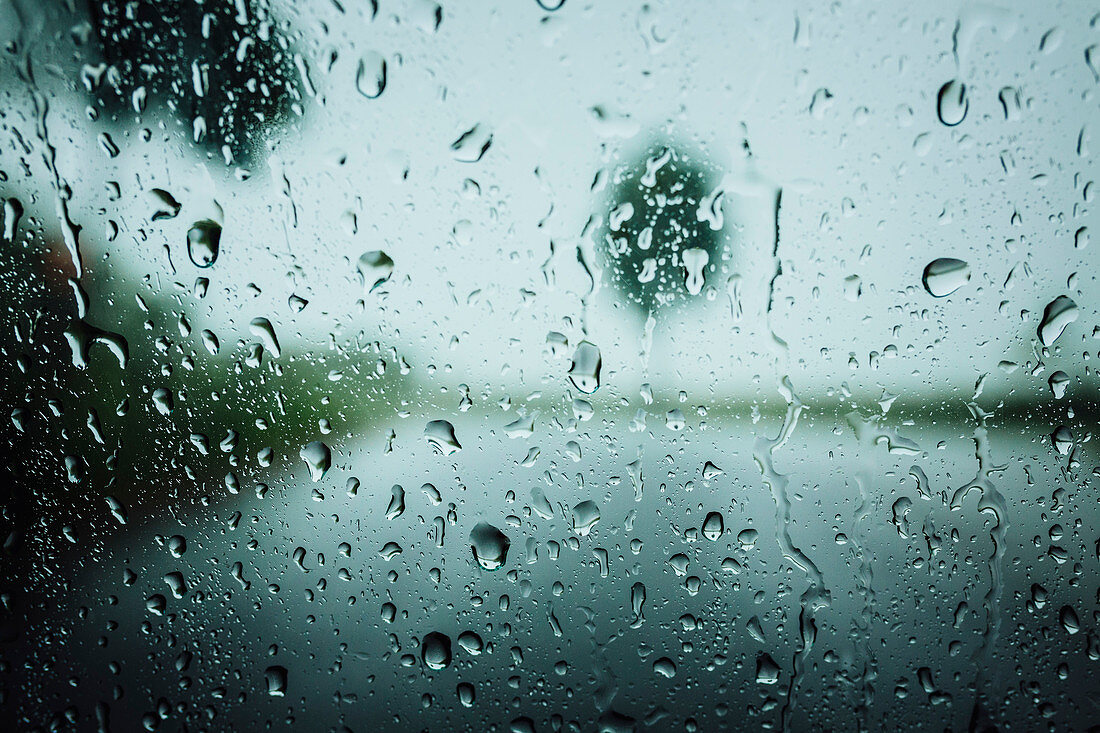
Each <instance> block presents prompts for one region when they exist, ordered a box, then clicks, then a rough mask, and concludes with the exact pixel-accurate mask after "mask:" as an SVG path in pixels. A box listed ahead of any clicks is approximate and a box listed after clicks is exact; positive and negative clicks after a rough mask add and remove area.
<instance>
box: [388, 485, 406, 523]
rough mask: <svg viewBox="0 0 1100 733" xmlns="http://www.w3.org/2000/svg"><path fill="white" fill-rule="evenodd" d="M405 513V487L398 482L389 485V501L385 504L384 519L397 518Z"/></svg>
mask: <svg viewBox="0 0 1100 733" xmlns="http://www.w3.org/2000/svg"><path fill="white" fill-rule="evenodd" d="M404 513H405V489H404V488H402V486H401V485H400V484H394V485H393V486H392V487H390V503H389V504H388V505H387V506H386V519H390V520H393V519H397V518H398V517H400V516H401V515H402V514H404Z"/></svg>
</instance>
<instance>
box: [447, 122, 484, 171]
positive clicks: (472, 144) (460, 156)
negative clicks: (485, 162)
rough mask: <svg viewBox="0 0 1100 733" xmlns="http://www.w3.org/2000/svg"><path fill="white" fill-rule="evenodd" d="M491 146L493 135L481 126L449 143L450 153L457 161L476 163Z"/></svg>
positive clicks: (471, 129) (474, 127)
mask: <svg viewBox="0 0 1100 733" xmlns="http://www.w3.org/2000/svg"><path fill="white" fill-rule="evenodd" d="M492 144H493V133H492V132H490V131H489V129H488V128H486V127H484V126H483V125H480V124H477V125H474V126H473V127H471V128H470V129H469V130H467V131H466V132H464V133H462V134H461V135H459V136H458V139H457V140H455V141H454V142H453V143H451V153H452V154H453V155H454V157H455V160H457V161H460V162H463V163H476V162H478V161H479V160H481V158H482V156H483V155H485V153H486V151H487V150H489V146H490V145H492Z"/></svg>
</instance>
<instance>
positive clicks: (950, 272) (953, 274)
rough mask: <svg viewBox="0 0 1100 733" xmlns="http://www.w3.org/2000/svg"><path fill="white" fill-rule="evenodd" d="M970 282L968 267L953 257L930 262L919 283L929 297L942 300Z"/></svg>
mask: <svg viewBox="0 0 1100 733" xmlns="http://www.w3.org/2000/svg"><path fill="white" fill-rule="evenodd" d="M969 281H970V265H968V264H967V263H966V262H964V261H962V260H956V259H955V258H953V257H940V258H939V259H937V260H932V261H931V262H929V263H928V265H927V266H925V268H924V275H923V276H921V283H922V284H923V285H924V289H925V290H927V291H928V293H929V295H932V296H933V297H936V298H943V297H945V296H948V295H951V293H953V292H955V291H956V290H958V289H959V288H961V287H962V286H963V285H966V283H967V282H969Z"/></svg>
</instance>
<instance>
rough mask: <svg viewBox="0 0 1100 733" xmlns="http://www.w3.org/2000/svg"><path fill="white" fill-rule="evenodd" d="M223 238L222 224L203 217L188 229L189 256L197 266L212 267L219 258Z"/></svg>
mask: <svg viewBox="0 0 1100 733" xmlns="http://www.w3.org/2000/svg"><path fill="white" fill-rule="evenodd" d="M221 239H222V226H221V224H219V223H217V222H216V221H212V220H210V219H202V220H200V221H197V222H195V223H194V224H193V225H191V228H190V229H188V230H187V256H188V257H190V258H191V262H193V263H194V264H195V267H210V266H211V265H213V264H214V263H215V262H216V261H217V259H218V248H219V245H220V244H221Z"/></svg>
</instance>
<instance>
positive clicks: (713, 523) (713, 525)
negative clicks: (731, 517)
mask: <svg viewBox="0 0 1100 733" xmlns="http://www.w3.org/2000/svg"><path fill="white" fill-rule="evenodd" d="M725 527H726V523H725V520H724V519H722V515H721V514H719V513H718V512H710V513H709V514H707V518H706V519H705V520H703V536H704V537H706V538H707V539H708V540H710V541H711V542H714V541H716V540H717V539H718V538H719V537H721V536H722V531H723V530H724V529H725Z"/></svg>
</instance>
